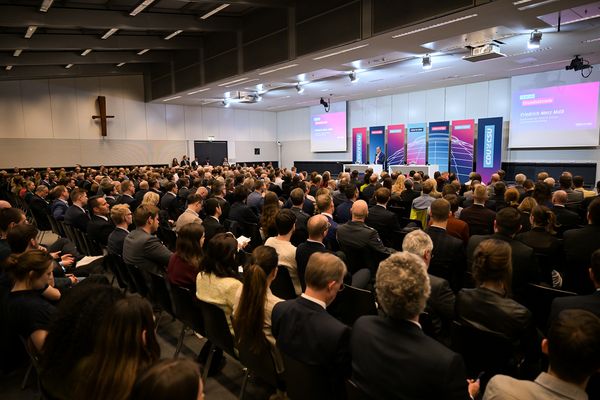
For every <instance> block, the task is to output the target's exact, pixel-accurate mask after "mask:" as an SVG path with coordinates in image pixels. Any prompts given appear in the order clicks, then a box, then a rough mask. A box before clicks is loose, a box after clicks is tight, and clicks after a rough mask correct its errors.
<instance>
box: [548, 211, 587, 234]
mask: <svg viewBox="0 0 600 400" xmlns="http://www.w3.org/2000/svg"><path fill="white" fill-rule="evenodd" d="M552 212H554V214H555V215H556V222H558V223H559V224H560V225H561V227H560V228H559V229H560V231H561V233H564V231H565V230H567V229H569V228H574V227H576V226H577V225H579V224H580V223H581V222H580V220H579V215H577V213H576V212H575V211H571V210H569V209H568V208H566V207H556V206H554V207H552Z"/></svg>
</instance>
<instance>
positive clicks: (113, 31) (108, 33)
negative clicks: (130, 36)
mask: <svg viewBox="0 0 600 400" xmlns="http://www.w3.org/2000/svg"><path fill="white" fill-rule="evenodd" d="M118 30H119V28H110V29H109V30H107V31H106V33H105V34H104V35H102V37H101V38H100V39H102V40H106V39H108V38H109V37H111V36H112V35H114V34H115V33H117V31H118Z"/></svg>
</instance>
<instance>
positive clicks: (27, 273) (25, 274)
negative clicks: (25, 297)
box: [4, 249, 54, 348]
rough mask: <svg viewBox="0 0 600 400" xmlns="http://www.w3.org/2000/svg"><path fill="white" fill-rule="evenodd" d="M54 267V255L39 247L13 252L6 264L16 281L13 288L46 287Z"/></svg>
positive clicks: (37, 288)
mask: <svg viewBox="0 0 600 400" xmlns="http://www.w3.org/2000/svg"><path fill="white" fill-rule="evenodd" d="M53 267H54V265H53V262H52V256H50V255H49V254H48V253H46V252H45V251H42V250H37V249H34V250H31V251H25V252H23V253H21V254H11V255H10V256H9V257H8V258H7V259H6V260H5V264H4V270H5V272H6V273H7V274H8V276H9V277H10V278H12V280H13V282H14V285H13V290H39V289H43V288H45V287H46V285H48V284H49V282H50V280H51V278H52V269H53ZM42 343H43V342H41V343H40V344H42ZM38 348H39V347H38Z"/></svg>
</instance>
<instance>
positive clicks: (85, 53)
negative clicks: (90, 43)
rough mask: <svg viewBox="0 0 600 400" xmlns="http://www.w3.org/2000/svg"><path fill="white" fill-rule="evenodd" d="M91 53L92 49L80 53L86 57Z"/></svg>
mask: <svg viewBox="0 0 600 400" xmlns="http://www.w3.org/2000/svg"><path fill="white" fill-rule="evenodd" d="M91 52H92V49H85V50H84V51H83V52H81V55H82V56H87V55H88V54H90V53H91Z"/></svg>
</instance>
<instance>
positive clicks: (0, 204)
mask: <svg viewBox="0 0 600 400" xmlns="http://www.w3.org/2000/svg"><path fill="white" fill-rule="evenodd" d="M5 208H12V206H11V205H10V203H9V202H8V201H6V200H0V210H3V209H5Z"/></svg>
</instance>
